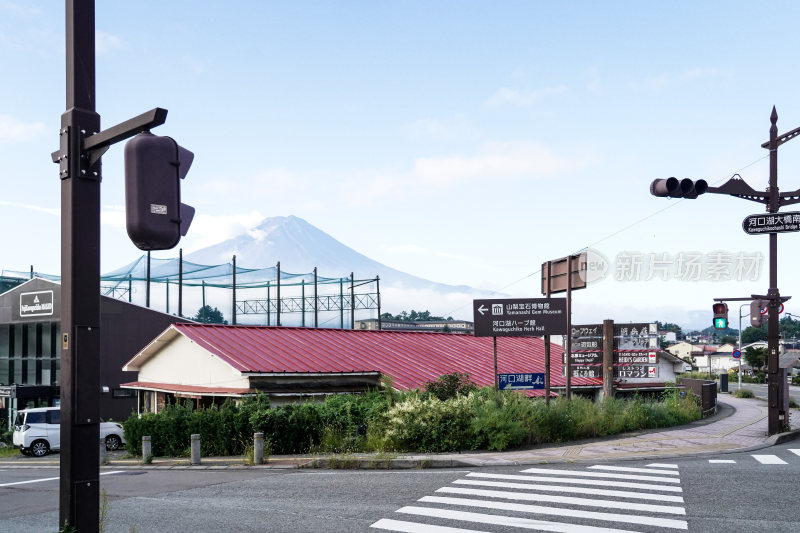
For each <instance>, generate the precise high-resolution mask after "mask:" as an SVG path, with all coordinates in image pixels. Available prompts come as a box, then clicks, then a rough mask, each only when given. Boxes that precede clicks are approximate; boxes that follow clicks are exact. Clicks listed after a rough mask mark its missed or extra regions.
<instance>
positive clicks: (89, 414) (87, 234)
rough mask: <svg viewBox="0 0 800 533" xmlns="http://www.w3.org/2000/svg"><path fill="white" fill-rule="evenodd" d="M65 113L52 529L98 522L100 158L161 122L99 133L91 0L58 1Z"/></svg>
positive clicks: (60, 156) (57, 155)
mask: <svg viewBox="0 0 800 533" xmlns="http://www.w3.org/2000/svg"><path fill="white" fill-rule="evenodd" d="M65 13H66V32H65V34H66V66H67V68H66V110H65V112H64V113H63V114H62V115H61V129H60V130H59V139H60V140H59V145H60V148H59V150H58V151H56V152H54V153H53V154H52V159H53V162H54V163H58V165H59V178H60V180H61V339H60V344H61V383H60V385H61V430H60V431H61V454H60V466H59V469H60V472H59V473H60V478H59V484H60V485H59V518H58V519H59V524H58V525H59V527H61V526H63V525H64V524H65V523H67V524H69V525H70V526H72V527H74V528H75V529H77V530H78V531H79V532H80V533H94V532H97V531H98V530H99V527H100V523H99V521H100V514H99V509H100V505H99V504H100V486H99V478H100V449H99V440H100V182H101V178H102V175H101V166H100V158H101V157H102V155H103V154H104V153H105V151H106V150H108V148H109V147H110V146H111V145H112V144H114V143H116V142H119V141H121V140H124V139H127V138H128V137H132V136H133V135H136V134H137V133H141V132H144V131H148V130H149V129H150V128H152V127H155V126H159V125H161V124H163V123H164V121H165V120H166V116H167V111H166V110H165V109H160V108H156V109H153V110H151V111H148V112H146V113H143V114H141V115H139V116H137V117H134V118H132V119H130V120H128V121H125V122H123V123H121V124H118V125H116V126H113V127H111V128H109V129H107V130H105V131H100V115H99V114H98V113H97V112H96V109H95V104H96V99H95V6H94V0H65Z"/></svg>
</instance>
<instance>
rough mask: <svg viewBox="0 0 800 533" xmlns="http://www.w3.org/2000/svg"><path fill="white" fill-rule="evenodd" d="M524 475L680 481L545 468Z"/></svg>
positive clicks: (658, 477) (668, 478)
mask: <svg viewBox="0 0 800 533" xmlns="http://www.w3.org/2000/svg"><path fill="white" fill-rule="evenodd" d="M522 472H523V473H525V474H529V473H530V474H544V475H551V476H579V477H601V478H607V479H630V480H637V481H660V482H662V483H680V482H681V480H680V479H675V478H672V477H661V476H638V475H634V474H607V473H605V472H582V471H580V470H558V469H547V468H528V469H526V470H523V471H522Z"/></svg>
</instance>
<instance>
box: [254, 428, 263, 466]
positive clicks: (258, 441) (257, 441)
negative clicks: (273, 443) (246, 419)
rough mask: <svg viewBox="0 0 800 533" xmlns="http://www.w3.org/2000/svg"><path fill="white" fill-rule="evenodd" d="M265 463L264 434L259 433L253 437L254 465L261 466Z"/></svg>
mask: <svg viewBox="0 0 800 533" xmlns="http://www.w3.org/2000/svg"><path fill="white" fill-rule="evenodd" d="M263 462H264V434H263V433H261V432H259V433H256V434H254V435H253V463H255V464H257V465H260V464H262V463H263Z"/></svg>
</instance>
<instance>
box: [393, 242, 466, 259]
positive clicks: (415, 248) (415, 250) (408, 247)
mask: <svg viewBox="0 0 800 533" xmlns="http://www.w3.org/2000/svg"><path fill="white" fill-rule="evenodd" d="M381 248H382V249H383V250H385V251H386V252H388V253H391V254H398V255H427V256H434V257H439V258H444V259H456V260H459V261H466V260H469V261H472V260H473V258H471V257H467V256H464V255H459V254H452V253H449V252H445V251H442V250H431V249H429V248H425V247H424V246H419V245H417V244H384V245H382V246H381Z"/></svg>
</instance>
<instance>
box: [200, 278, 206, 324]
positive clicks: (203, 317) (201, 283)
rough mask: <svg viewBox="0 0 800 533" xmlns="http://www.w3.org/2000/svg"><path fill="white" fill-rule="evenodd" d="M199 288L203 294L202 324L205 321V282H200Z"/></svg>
mask: <svg viewBox="0 0 800 533" xmlns="http://www.w3.org/2000/svg"><path fill="white" fill-rule="evenodd" d="M200 287H202V292H203V307H202V315H201V316H202V319H203V322H205V321H206V280H201V281H200Z"/></svg>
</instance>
